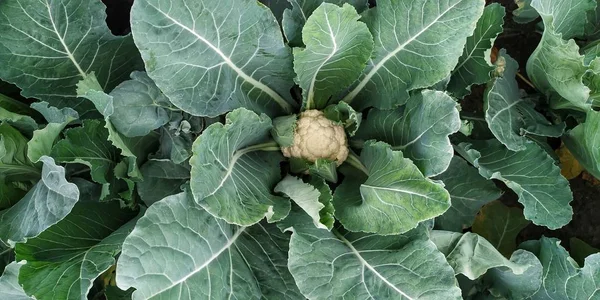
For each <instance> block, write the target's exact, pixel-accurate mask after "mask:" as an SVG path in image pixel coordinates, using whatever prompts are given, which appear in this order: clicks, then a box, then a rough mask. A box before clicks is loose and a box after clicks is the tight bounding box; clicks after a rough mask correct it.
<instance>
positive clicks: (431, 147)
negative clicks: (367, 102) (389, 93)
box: [356, 90, 461, 177]
mask: <svg viewBox="0 0 600 300" xmlns="http://www.w3.org/2000/svg"><path fill="white" fill-rule="evenodd" d="M460 126H461V121H460V116H459V113H458V108H457V104H456V102H455V101H454V99H452V98H451V97H450V96H448V95H447V94H446V93H444V92H439V91H431V90H424V91H422V92H418V93H415V95H413V96H412V97H410V99H408V103H407V104H406V106H402V107H399V108H396V109H394V110H378V109H373V110H371V111H369V115H368V117H367V119H366V120H365V121H364V122H363V123H362V125H361V127H360V129H359V130H358V132H357V133H356V138H357V139H361V140H368V139H376V140H379V141H384V142H386V143H388V144H390V145H391V146H392V149H393V150H402V152H403V153H404V155H405V156H406V157H407V158H410V159H411V160H412V161H413V163H414V164H415V165H416V166H417V167H418V168H419V170H421V172H423V174H424V175H425V176H427V177H430V176H435V175H439V174H441V173H443V172H444V171H445V170H446V169H447V168H448V165H449V164H450V160H451V159H452V156H453V155H454V150H453V149H452V144H450V139H449V138H448V136H449V135H451V134H453V133H456V132H458V130H459V129H460ZM358 142H360V140H359V141H358Z"/></svg>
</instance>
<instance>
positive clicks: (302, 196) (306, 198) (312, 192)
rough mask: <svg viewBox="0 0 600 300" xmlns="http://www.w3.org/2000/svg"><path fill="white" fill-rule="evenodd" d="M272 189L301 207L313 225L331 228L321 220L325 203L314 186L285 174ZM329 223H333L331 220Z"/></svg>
mask: <svg viewBox="0 0 600 300" xmlns="http://www.w3.org/2000/svg"><path fill="white" fill-rule="evenodd" d="M274 191H275V192H276V193H282V194H284V195H286V196H287V197H288V198H290V199H291V200H292V201H294V203H296V205H298V206H299V207H300V208H302V209H303V210H304V211H305V212H306V214H308V215H309V216H310V217H311V218H312V220H313V224H314V225H315V227H317V228H322V229H329V230H331V227H328V226H327V225H325V224H324V222H321V210H323V209H324V208H325V204H323V203H321V202H320V201H319V199H320V198H321V192H320V191H319V190H317V189H316V188H315V187H314V186H312V185H310V184H308V183H305V182H303V181H302V179H300V178H297V177H294V176H290V175H287V176H286V177H285V178H283V179H282V180H281V181H280V182H279V183H278V184H277V185H276V186H275V189H274ZM330 224H331V225H333V224H332V223H331V222H330Z"/></svg>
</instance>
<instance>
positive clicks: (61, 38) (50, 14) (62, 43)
mask: <svg viewBox="0 0 600 300" xmlns="http://www.w3.org/2000/svg"><path fill="white" fill-rule="evenodd" d="M44 3H45V5H46V8H47V9H48V18H49V19H50V23H52V28H53V29H54V30H53V31H54V33H56V37H57V38H58V40H59V41H60V44H61V45H62V46H63V48H64V49H65V51H66V54H67V57H69V60H71V62H73V65H74V66H75V67H76V68H77V71H78V72H79V75H81V77H83V78H85V77H86V73H85V72H84V71H83V68H81V66H80V65H79V63H78V62H77V60H75V56H74V55H73V53H71V50H69V47H68V46H67V44H66V43H65V40H64V38H63V37H62V36H61V35H60V33H59V32H58V29H57V28H56V23H55V22H54V18H53V16H52V11H51V9H50V4H49V3H48V0H46V1H44ZM65 10H66V7H65ZM67 25H68V24H67Z"/></svg>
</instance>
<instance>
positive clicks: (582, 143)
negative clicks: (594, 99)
mask: <svg viewBox="0 0 600 300" xmlns="http://www.w3.org/2000/svg"><path fill="white" fill-rule="evenodd" d="M563 140H564V142H565V145H567V148H568V149H569V151H571V153H573V156H575V158H576V159H577V161H578V162H579V163H580V164H581V165H582V166H583V167H584V168H585V169H586V170H587V171H588V172H590V174H592V175H594V176H595V177H596V178H600V113H599V112H595V111H590V112H588V114H587V118H586V120H585V122H584V123H581V124H579V125H577V126H576V127H575V128H573V130H571V131H569V132H568V133H567V134H566V135H565V136H564V137H563Z"/></svg>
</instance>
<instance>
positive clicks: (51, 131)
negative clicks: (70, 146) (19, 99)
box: [27, 102, 79, 162]
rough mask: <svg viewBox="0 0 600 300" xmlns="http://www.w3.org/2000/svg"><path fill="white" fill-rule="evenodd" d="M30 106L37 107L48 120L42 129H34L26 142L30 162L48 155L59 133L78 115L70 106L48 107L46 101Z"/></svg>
mask: <svg viewBox="0 0 600 300" xmlns="http://www.w3.org/2000/svg"><path fill="white" fill-rule="evenodd" d="M32 107H33V108H34V109H39V111H40V112H41V113H42V114H43V115H44V117H45V118H46V119H47V120H48V122H49V123H48V124H47V125H46V127H44V128H43V129H39V130H36V131H34V132H33V137H32V138H31V140H30V141H29V142H28V143H27V158H28V159H29V160H30V161H32V162H37V161H38V160H39V159H40V157H42V156H44V155H50V153H51V152H52V146H53V145H54V142H55V141H56V139H57V138H58V136H59V135H60V133H61V132H62V131H63V129H65V127H66V126H67V125H69V123H71V122H72V121H74V120H77V119H78V118H79V115H78V114H77V112H76V111H74V110H73V109H70V108H63V109H58V108H55V107H48V103H47V102H43V103H34V105H32Z"/></svg>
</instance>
